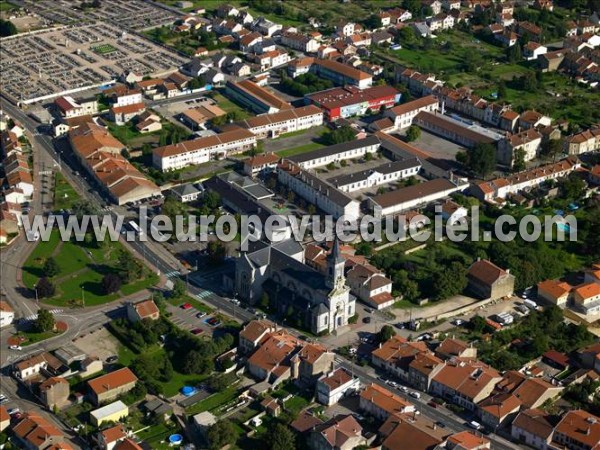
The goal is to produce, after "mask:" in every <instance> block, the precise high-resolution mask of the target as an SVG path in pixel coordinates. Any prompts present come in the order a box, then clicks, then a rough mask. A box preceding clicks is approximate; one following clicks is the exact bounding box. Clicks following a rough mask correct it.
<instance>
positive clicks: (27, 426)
mask: <svg viewBox="0 0 600 450" xmlns="http://www.w3.org/2000/svg"><path fill="white" fill-rule="evenodd" d="M12 432H13V435H14V439H15V440H16V443H17V444H18V447H21V448H24V449H26V450H72V447H71V445H70V444H69V443H68V442H67V440H66V437H65V436H64V435H63V434H62V432H61V431H60V430H59V429H58V428H57V427H56V426H55V425H53V424H52V423H51V422H50V421H48V420H47V419H46V418H44V417H42V416H41V415H38V414H35V413H32V412H27V413H24V414H23V417H22V418H21V419H20V420H19V423H17V424H16V425H15V426H14V427H13V429H12Z"/></svg>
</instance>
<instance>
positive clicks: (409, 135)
mask: <svg viewBox="0 0 600 450" xmlns="http://www.w3.org/2000/svg"><path fill="white" fill-rule="evenodd" d="M420 137H421V129H420V128H419V127H418V126H416V125H411V126H410V127H409V128H408V130H406V140H407V141H408V142H413V141H416V140H417V139H419V138H420Z"/></svg>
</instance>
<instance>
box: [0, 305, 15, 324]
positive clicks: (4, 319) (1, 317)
mask: <svg viewBox="0 0 600 450" xmlns="http://www.w3.org/2000/svg"><path fill="white" fill-rule="evenodd" d="M14 318H15V312H14V311H13V309H12V308H11V307H10V305H9V304H8V303H6V302H5V301H0V328H2V327H5V326H7V325H10V324H11V323H12V322H13V320H14Z"/></svg>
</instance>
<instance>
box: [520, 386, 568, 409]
mask: <svg viewBox="0 0 600 450" xmlns="http://www.w3.org/2000/svg"><path fill="white" fill-rule="evenodd" d="M563 389H564V388H563V387H560V386H554V385H553V384H551V383H548V382H547V381H544V380H542V379H541V378H528V379H526V380H525V381H523V382H522V383H521V384H520V385H519V386H518V387H517V388H516V389H515V390H514V391H513V392H512V393H513V395H514V396H515V397H517V398H518V399H519V400H520V401H521V403H522V404H523V407H524V408H531V409H536V408H539V407H541V406H542V405H543V404H544V403H545V402H546V401H548V400H551V399H553V398H555V397H557V396H558V395H560V393H561V392H562V391H563Z"/></svg>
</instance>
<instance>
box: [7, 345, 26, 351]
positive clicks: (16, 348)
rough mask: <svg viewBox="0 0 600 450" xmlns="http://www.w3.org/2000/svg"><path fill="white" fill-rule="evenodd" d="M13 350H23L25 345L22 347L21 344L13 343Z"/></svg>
mask: <svg viewBox="0 0 600 450" xmlns="http://www.w3.org/2000/svg"><path fill="white" fill-rule="evenodd" d="M8 348H10V349H11V350H23V347H21V346H20V345H11V346H10V347H8Z"/></svg>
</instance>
